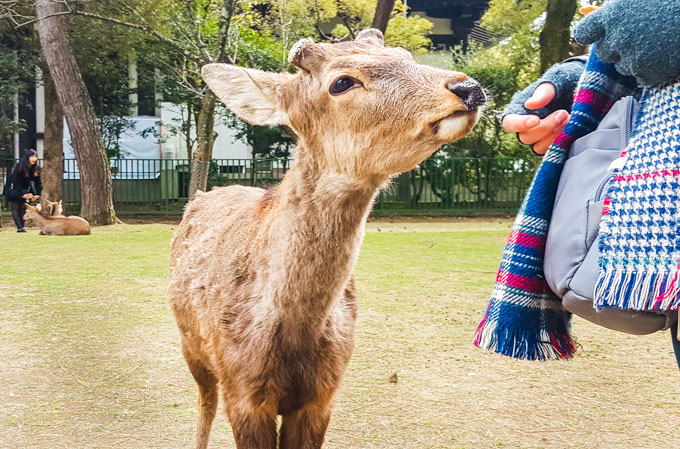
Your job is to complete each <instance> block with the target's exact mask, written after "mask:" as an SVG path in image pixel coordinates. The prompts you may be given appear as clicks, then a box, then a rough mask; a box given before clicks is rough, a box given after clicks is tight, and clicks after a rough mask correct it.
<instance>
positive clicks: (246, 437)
mask: <svg viewBox="0 0 680 449" xmlns="http://www.w3.org/2000/svg"><path fill="white" fill-rule="evenodd" d="M289 59H290V62H291V63H292V64H293V65H294V66H296V67H297V68H298V71H297V73H295V74H289V73H266V72H262V71H258V70H252V69H244V68H240V67H236V66H233V65H226V64H209V65H206V66H205V67H203V71H202V73H203V78H204V79H205V81H206V82H207V84H208V86H209V87H210V88H211V89H212V90H213V92H215V94H216V95H217V96H218V97H219V98H220V99H221V100H222V101H223V102H224V103H226V105H227V106H228V107H229V108H230V109H231V110H232V111H234V112H235V113H236V114H237V115H239V116H240V117H241V118H243V119H244V120H246V121H248V122H250V123H254V124H258V125H287V126H288V127H290V128H291V129H293V130H294V131H295V133H296V134H297V136H298V147H297V154H296V161H295V163H294V166H293V167H292V168H291V169H290V170H289V171H288V172H287V173H286V175H285V177H284V179H283V181H282V182H281V184H280V185H279V186H277V187H274V188H272V189H270V190H268V191H264V190H262V189H258V188H253V187H243V186H231V187H225V188H217V189H214V190H213V191H211V192H209V193H199V194H198V195H197V196H196V198H195V199H194V200H193V201H191V202H190V203H189V204H188V205H187V208H186V211H185V213H184V217H183V219H182V222H181V224H180V226H179V227H178V229H177V231H176V233H175V236H174V238H173V240H172V251H171V256H170V286H169V296H170V302H171V305H172V308H173V311H174V313H175V317H176V320H177V324H178V327H179V330H180V333H181V342H182V351H183V355H184V358H185V360H186V362H187V364H188V366H189V369H190V371H191V373H192V375H193V377H194V379H195V380H196V382H197V384H198V392H199V400H198V404H199V411H198V413H199V416H198V429H197V443H196V447H197V448H198V449H205V448H206V447H207V445H208V439H209V435H210V429H211V426H212V421H213V419H214V417H215V413H216V408H217V404H218V396H219V398H220V399H221V400H222V401H223V402H224V405H225V408H226V414H227V417H228V419H229V421H230V423H231V426H232V429H233V433H234V438H235V440H236V447H237V448H238V449H275V448H277V447H279V448H280V449H318V448H320V447H321V445H322V443H323V440H324V435H325V433H326V428H327V426H328V422H329V419H330V414H331V406H332V401H333V396H334V394H335V392H336V390H337V388H338V386H339V383H340V380H341V378H342V374H343V372H344V370H345V366H346V365H347V362H348V360H349V358H350V355H351V353H352V347H353V334H354V326H355V320H356V316H357V293H356V288H355V281H354V275H353V270H354V265H355V263H356V259H357V253H358V251H359V246H360V245H361V242H362V239H363V235H364V228H365V223H366V219H367V216H368V214H369V211H370V209H371V206H372V203H373V200H374V198H375V196H376V194H377V192H378V190H379V189H380V188H381V187H382V186H385V185H386V183H387V182H388V181H389V178H390V176H392V175H394V174H397V173H400V172H404V171H407V170H410V169H412V168H414V167H415V166H416V165H417V164H418V163H420V162H421V161H423V160H424V159H425V158H427V157H428V156H430V155H431V154H432V153H433V152H434V151H435V150H436V149H437V148H439V147H440V146H441V145H442V144H443V143H445V142H449V141H452V140H455V139H458V138H460V137H462V136H464V135H465V134H467V133H468V132H469V131H470V130H471V128H472V127H473V126H474V124H475V123H476V121H477V119H478V114H479V112H478V107H479V106H481V104H482V103H483V102H484V100H485V98H484V94H483V92H482V90H481V88H480V87H479V85H478V84H477V83H476V82H475V81H473V80H471V79H470V78H468V77H467V76H466V75H464V74H463V73H458V72H450V71H445V70H440V69H436V68H432V67H427V66H422V65H418V64H416V63H415V61H414V60H413V58H412V57H411V55H410V53H409V52H407V51H406V50H403V49H401V48H388V47H384V45H383V38H382V34H381V33H380V32H379V31H377V30H367V31H364V32H362V33H361V34H359V36H358V37H357V38H356V41H354V42H347V43H337V44H315V43H314V42H312V41H311V40H309V39H305V40H302V41H300V42H298V43H297V44H296V45H295V46H294V47H293V49H291V52H290V57H289ZM278 415H280V416H282V419H281V426H280V429H279V430H278V432H277V424H276V423H277V416H278Z"/></svg>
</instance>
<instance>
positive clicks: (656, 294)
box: [594, 267, 680, 311]
mask: <svg viewBox="0 0 680 449" xmlns="http://www.w3.org/2000/svg"><path fill="white" fill-rule="evenodd" d="M679 274H680V268H679V267H674V268H669V269H666V270H664V271H660V272H656V271H651V270H648V271H645V272H637V271H635V270H629V269H625V268H623V267H616V268H608V269H605V270H604V271H601V272H600V277H599V278H598V280H597V285H596V287H595V301H594V306H595V308H596V309H598V310H599V309H603V308H605V307H616V308H619V309H632V310H639V311H645V310H678V307H679V306H680V282H678V275H679Z"/></svg>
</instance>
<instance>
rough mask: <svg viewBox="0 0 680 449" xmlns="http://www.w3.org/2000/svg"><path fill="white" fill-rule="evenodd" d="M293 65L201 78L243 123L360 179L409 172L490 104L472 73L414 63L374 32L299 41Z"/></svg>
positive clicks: (213, 67)
mask: <svg viewBox="0 0 680 449" xmlns="http://www.w3.org/2000/svg"><path fill="white" fill-rule="evenodd" d="M289 60H290V62H291V63H292V64H293V65H294V66H295V67H297V68H298V71H297V73H295V74H290V73H268V72H263V71H259V70H253V69H245V68H241V67H237V66H234V65H228V64H208V65H206V66H204V67H203V71H202V74H203V78H204V79H205V81H206V82H207V84H208V86H209V87H210V88H211V89H212V90H213V92H215V94H216V95H217V96H218V97H219V98H220V99H221V100H222V101H223V102H224V103H225V104H226V105H227V106H228V107H229V109H231V110H232V111H233V112H234V113H236V114H237V115H238V116H240V117H241V118H242V119H244V120H245V121H247V122H250V123H253V124H257V125H287V126H289V127H290V128H292V129H293V130H294V131H295V132H296V133H297V134H298V137H299V139H300V140H301V143H302V148H303V150H302V151H306V152H308V153H312V157H314V158H315V159H317V160H318V161H319V165H320V167H322V168H323V169H325V170H327V171H329V172H333V173H339V174H344V175H347V176H350V177H352V178H354V179H362V178H367V177H374V176H378V177H381V176H388V175H392V174H396V173H400V172H403V171H407V170H410V169H412V168H413V167H415V166H416V165H417V164H418V163H420V162H421V161H423V160H424V159H426V158H427V157H428V156H430V155H431V154H432V153H433V152H434V151H436V150H437V148H439V147H440V146H441V145H442V144H444V143H446V142H450V141H453V140H456V139H459V138H461V137H463V136H465V135H466V134H467V133H468V132H469V131H470V130H471V129H472V127H473V126H474V125H475V123H476V122H477V119H478V116H479V109H478V108H479V107H480V106H481V105H482V104H483V103H484V101H485V96H484V93H483V91H482V89H481V88H480V86H479V84H478V83H477V82H476V81H474V80H472V79H471V78H469V77H468V76H467V75H465V74H463V73H460V72H452V71H447V70H441V69H437V68H434V67H429V66H424V65H420V64H417V63H416V62H415V61H414V59H413V57H412V56H411V54H410V53H409V52H408V51H406V50H404V49H402V48H390V47H385V46H384V44H383V36H382V33H380V31H378V30H366V31H363V32H361V33H360V34H359V35H358V36H357V38H356V40H355V41H353V42H343V43H336V44H318V43H314V42H313V41H312V40H311V39H303V40H301V41H299V42H298V43H297V44H295V45H294V46H293V48H292V49H291V51H290V55H289Z"/></svg>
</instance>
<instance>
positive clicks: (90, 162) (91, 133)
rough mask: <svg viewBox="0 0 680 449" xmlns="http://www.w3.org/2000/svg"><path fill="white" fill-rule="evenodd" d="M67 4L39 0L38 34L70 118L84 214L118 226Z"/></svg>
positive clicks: (91, 219) (95, 222)
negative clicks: (69, 28)
mask: <svg viewBox="0 0 680 449" xmlns="http://www.w3.org/2000/svg"><path fill="white" fill-rule="evenodd" d="M63 10H64V9H63V5H62V4H61V3H59V2H56V1H51V0H37V1H36V13H37V16H38V19H39V21H38V32H39V34H40V45H41V47H42V51H43V55H44V56H45V61H46V62H47V66H48V67H49V71H50V75H51V76H52V79H53V80H54V85H55V87H56V89H57V96H58V97H59V103H61V106H62V110H63V111H64V115H65V116H66V122H67V123H68V127H69V131H70V133H71V141H72V142H73V149H74V151H75V155H76V160H77V161H78V170H79V172H80V188H81V203H82V206H81V212H80V214H81V215H82V216H83V218H85V219H86V220H88V221H89V222H90V224H92V225H107V224H113V223H116V222H117V221H118V220H117V218H116V212H115V210H114V207H113V187H112V182H111V171H110V168H109V160H108V158H107V157H106V150H105V148H104V142H103V141H102V136H101V132H100V130H99V125H98V124H97V118H96V116H95V113H94V106H93V105H92V100H91V99H90V96H89V94H88V92H87V88H86V87H85V83H84V82H83V78H82V76H81V74H80V70H79V69H78V64H77V63H76V59H75V56H74V55H73V51H72V50H71V45H70V43H69V41H68V36H67V34H66V21H65V19H64V17H63V16H59V15H55V14H58V13H60V12H63Z"/></svg>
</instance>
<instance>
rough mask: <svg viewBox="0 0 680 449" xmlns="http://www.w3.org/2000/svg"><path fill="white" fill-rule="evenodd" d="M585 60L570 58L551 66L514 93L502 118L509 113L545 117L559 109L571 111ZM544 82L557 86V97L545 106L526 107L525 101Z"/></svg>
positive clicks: (584, 66)
mask: <svg viewBox="0 0 680 449" xmlns="http://www.w3.org/2000/svg"><path fill="white" fill-rule="evenodd" d="M585 62H586V61H585V59H583V60H570V61H567V62H563V63H561V64H555V65H554V66H552V67H550V68H549V69H548V70H547V71H546V72H545V73H544V74H543V76H541V77H540V78H539V79H538V80H537V81H535V82H534V83H532V84H530V85H529V86H528V87H527V88H525V89H524V90H521V91H519V92H517V93H516V94H515V95H513V97H512V100H511V101H510V103H509V104H508V105H507V106H506V108H505V110H504V111H503V112H502V114H501V118H502V117H505V116H506V115H508V114H519V115H528V114H533V115H537V116H539V117H540V118H545V117H547V116H548V115H550V114H552V113H553V112H555V111H557V110H559V109H564V110H566V111H571V104H572V103H573V101H574V91H575V90H576V86H577V84H578V80H579V78H580V77H581V74H582V73H583V71H584V70H585V68H586V64H585ZM543 83H550V84H552V85H553V86H555V98H554V99H553V100H552V101H551V102H550V103H548V104H547V105H546V106H545V107H542V108H539V109H527V108H525V107H524V103H525V102H526V101H527V100H528V99H529V98H531V96H532V95H533V94H534V91H535V90H536V88H537V87H538V86H540V85H541V84H543Z"/></svg>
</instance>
